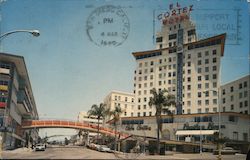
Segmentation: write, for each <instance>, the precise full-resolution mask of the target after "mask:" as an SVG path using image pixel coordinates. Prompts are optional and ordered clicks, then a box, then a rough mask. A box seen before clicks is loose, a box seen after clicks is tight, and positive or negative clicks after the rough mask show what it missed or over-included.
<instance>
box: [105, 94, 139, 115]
mask: <svg viewBox="0 0 250 160" xmlns="http://www.w3.org/2000/svg"><path fill="white" fill-rule="evenodd" d="M134 98H135V96H134V94H132V93H128V92H122V91H111V92H110V93H109V94H108V95H107V96H106V97H105V99H104V104H106V107H109V109H110V110H114V108H115V106H119V107H121V109H122V111H123V113H122V115H121V117H133V116H135V115H134V111H133V110H134V108H135V102H134Z"/></svg>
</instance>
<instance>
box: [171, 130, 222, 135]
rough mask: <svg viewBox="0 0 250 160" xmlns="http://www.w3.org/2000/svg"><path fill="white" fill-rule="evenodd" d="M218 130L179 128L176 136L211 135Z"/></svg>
mask: <svg viewBox="0 0 250 160" xmlns="http://www.w3.org/2000/svg"><path fill="white" fill-rule="evenodd" d="M215 132H218V130H179V131H177V132H176V135H177V136H188V135H213V134H214V133H215Z"/></svg>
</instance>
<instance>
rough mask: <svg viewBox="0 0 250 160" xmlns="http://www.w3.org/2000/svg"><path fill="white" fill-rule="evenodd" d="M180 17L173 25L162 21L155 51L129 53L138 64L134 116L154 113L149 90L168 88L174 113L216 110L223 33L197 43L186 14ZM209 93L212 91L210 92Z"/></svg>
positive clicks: (191, 23) (193, 27)
mask: <svg viewBox="0 0 250 160" xmlns="http://www.w3.org/2000/svg"><path fill="white" fill-rule="evenodd" d="M180 17H184V18H182V20H177V21H174V22H172V23H169V22H170V20H167V21H166V22H165V21H164V20H163V24H162V28H161V32H159V33H157V37H156V49H155V50H148V51H140V52H133V53H132V54H133V56H134V57H135V59H136V63H137V65H136V70H135V74H134V94H135V103H136V106H135V109H134V112H135V113H134V114H135V115H136V116H151V115H154V114H155V109H154V107H150V106H149V105H148V102H149V99H150V97H151V96H152V95H151V94H150V90H151V89H152V88H156V89H157V90H163V89H167V90H168V91H169V93H170V94H173V95H175V97H176V102H177V107H176V108H174V107H171V108H170V110H171V111H172V112H173V113H176V114H191V113H211V112H216V111H217V110H218V109H217V108H218V88H219V86H220V84H219V77H220V75H219V70H220V59H221V57H222V56H223V54H224V44H225V37H226V34H221V35H218V36H214V37H210V38H207V39H202V40H198V39H197V36H196V30H195V24H194V23H193V22H192V21H191V20H190V16H189V14H188V13H187V14H183V15H181V16H180ZM170 19H171V17H170ZM211 90H214V91H215V92H209V91H211ZM206 91H208V92H206ZM205 92H206V94H205Z"/></svg>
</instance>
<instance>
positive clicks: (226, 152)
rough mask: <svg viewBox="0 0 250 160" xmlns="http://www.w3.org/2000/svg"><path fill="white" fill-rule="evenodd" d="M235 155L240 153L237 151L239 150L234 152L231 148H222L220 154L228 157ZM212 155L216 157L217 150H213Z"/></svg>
mask: <svg viewBox="0 0 250 160" xmlns="http://www.w3.org/2000/svg"><path fill="white" fill-rule="evenodd" d="M235 153H240V151H239V150H235V149H233V148H232V147H225V148H223V149H222V150H221V154H222V155H226V154H228V155H233V154H235ZM213 154H216V155H218V154H219V150H214V152H213Z"/></svg>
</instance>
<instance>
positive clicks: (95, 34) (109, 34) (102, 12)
mask: <svg viewBox="0 0 250 160" xmlns="http://www.w3.org/2000/svg"><path fill="white" fill-rule="evenodd" d="M86 27H87V29H86V31H87V35H88V37H89V39H90V41H91V42H93V43H94V44H96V45H98V46H119V45H121V44H122V43H123V42H124V41H125V40H126V39H127V37H128V34H129V29H130V24H129V19H128V17H127V16H126V14H125V13H124V11H123V10H122V9H121V7H116V6H113V5H105V6H101V7H98V8H96V9H95V10H94V11H93V12H92V13H91V14H90V16H89V17H88V19H87V24H86Z"/></svg>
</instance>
